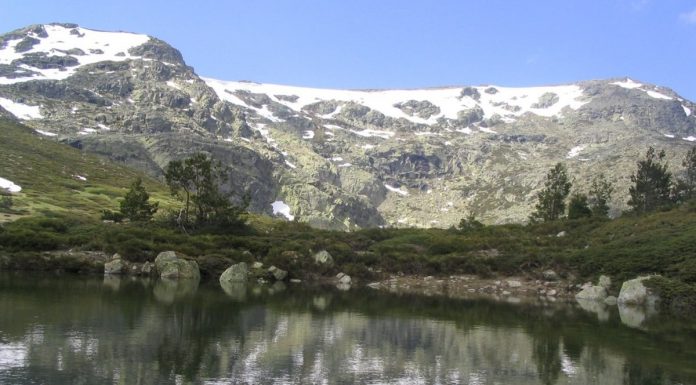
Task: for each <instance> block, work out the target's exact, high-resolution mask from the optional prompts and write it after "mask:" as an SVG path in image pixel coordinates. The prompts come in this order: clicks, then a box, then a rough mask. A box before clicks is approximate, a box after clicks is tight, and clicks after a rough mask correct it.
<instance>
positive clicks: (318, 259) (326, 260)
mask: <svg viewBox="0 0 696 385" xmlns="http://www.w3.org/2000/svg"><path fill="white" fill-rule="evenodd" d="M312 258H313V259H314V263H316V264H318V265H326V266H332V265H333V264H334V260H333V257H332V256H331V254H329V252H328V251H326V250H322V251H320V252H318V253H316V254H314V257H312Z"/></svg>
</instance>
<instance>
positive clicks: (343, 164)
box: [338, 163, 353, 167]
mask: <svg viewBox="0 0 696 385" xmlns="http://www.w3.org/2000/svg"><path fill="white" fill-rule="evenodd" d="M352 165H353V164H351V163H342V164H339V165H338V167H350V166H352Z"/></svg>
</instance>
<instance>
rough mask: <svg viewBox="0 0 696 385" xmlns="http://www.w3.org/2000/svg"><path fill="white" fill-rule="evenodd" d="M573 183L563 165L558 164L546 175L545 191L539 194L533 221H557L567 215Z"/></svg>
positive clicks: (532, 217)
mask: <svg viewBox="0 0 696 385" xmlns="http://www.w3.org/2000/svg"><path fill="white" fill-rule="evenodd" d="M571 186H572V183H570V181H569V180H568V172H567V170H566V167H565V165H564V164H563V163H557V164H556V165H555V166H554V167H553V168H552V169H551V170H550V171H549V173H548V174H547V175H546V182H545V184H544V189H543V190H541V191H540V192H539V193H538V194H537V198H538V199H539V202H538V203H537V204H536V211H535V212H534V213H533V214H532V216H531V218H530V219H531V220H533V221H536V220H541V221H545V222H547V221H555V220H557V219H558V218H560V217H561V215H563V213H565V207H566V206H565V200H566V198H567V197H568V194H569V193H570V187H571Z"/></svg>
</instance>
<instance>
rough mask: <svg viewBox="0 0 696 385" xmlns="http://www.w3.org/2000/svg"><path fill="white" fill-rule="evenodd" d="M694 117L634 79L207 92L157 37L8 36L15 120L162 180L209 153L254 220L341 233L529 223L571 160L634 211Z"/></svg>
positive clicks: (63, 28) (2, 107)
mask: <svg viewBox="0 0 696 385" xmlns="http://www.w3.org/2000/svg"><path fill="white" fill-rule="evenodd" d="M692 111H696V105H694V103H692V102H690V101H688V100H685V99H683V98H681V97H679V95H677V94H675V93H674V92H673V91H671V90H669V89H666V88H662V87H656V86H653V85H649V84H644V83H639V82H636V81H633V80H631V79H628V78H623V79H610V80H601V81H588V82H581V83H577V84H571V85H560V86H549V87H529V88H508V87H499V86H476V87H451V88H440V89H424V90H387V91H342V90H322V89H310V88H301V87H289V86H277V85H269V84H258V83H251V82H225V81H219V80H214V79H207V78H200V77H199V76H198V75H197V74H196V73H195V72H194V70H193V69H192V68H191V67H188V66H187V65H186V63H185V62H184V60H183V58H182V55H181V53H179V51H177V50H176V49H174V48H172V47H171V46H169V45H167V44H166V43H164V42H162V41H160V40H157V39H154V38H151V37H148V36H144V35H135V34H129V33H110V32H99V31H92V30H89V29H85V28H81V27H78V26H76V25H70V24H52V25H39V26H31V27H28V28H24V29H21V30H17V31H13V32H11V33H8V34H5V35H3V36H1V37H0V113H1V114H4V115H7V116H11V117H14V118H17V119H20V120H23V121H24V123H25V124H27V125H29V126H31V127H33V128H35V129H36V130H37V134H40V135H47V136H51V137H53V138H55V139H56V140H61V141H64V142H65V143H68V144H70V145H73V146H76V147H80V148H82V149H84V150H85V151H90V152H94V153H99V154H102V155H104V156H107V157H109V158H111V159H113V160H114V161H118V162H122V163H126V164H129V165H132V166H134V167H138V168H141V169H143V170H145V171H147V172H149V173H151V174H154V175H158V174H161V172H162V168H163V167H164V166H165V165H166V164H167V162H169V161H170V160H172V159H176V158H181V157H185V156H187V155H189V154H191V153H193V152H196V151H203V152H207V153H209V154H211V155H212V156H213V157H215V158H216V159H219V160H221V161H223V163H225V164H227V165H228V166H229V167H230V170H231V171H230V173H231V175H230V181H231V183H230V184H229V185H228V186H225V188H227V189H229V190H230V191H232V192H233V193H234V195H235V196H236V197H237V198H239V197H241V196H242V195H243V193H244V192H245V191H248V192H250V193H251V195H252V197H253V201H252V209H254V210H256V211H260V212H266V213H268V214H274V211H275V214H276V215H285V216H288V217H294V218H296V219H298V220H301V221H307V222H309V223H311V224H313V225H316V226H321V227H327V228H338V229H349V228H355V227H356V226H359V227H369V226H381V225H393V226H437V227H445V226H450V225H453V224H456V223H458V222H459V220H460V219H461V218H462V217H464V216H466V215H468V214H469V213H474V214H475V215H476V216H477V218H480V219H481V220H483V221H485V222H489V223H503V222H519V221H524V220H525V219H526V218H527V216H528V215H529V213H530V212H531V210H532V208H533V206H534V203H535V194H536V192H537V191H538V190H539V189H540V188H541V186H542V185H543V182H544V177H545V174H546V172H547V171H548V169H549V168H551V167H552V166H553V164H555V163H556V162H559V161H562V162H565V163H566V164H567V166H568V168H569V171H570V174H571V176H572V177H573V178H574V189H575V190H577V191H586V190H587V186H588V184H589V182H590V180H591V177H592V176H593V175H595V174H596V173H598V172H604V173H605V174H607V175H608V176H609V179H611V180H612V181H613V182H614V183H615V184H616V185H617V188H616V197H615V198H616V199H615V201H614V202H613V205H614V207H615V210H620V209H622V208H624V207H625V205H624V203H623V202H625V201H626V195H627V192H628V184H629V182H630V181H629V176H630V174H631V173H632V172H633V171H634V169H635V162H636V160H637V159H638V158H640V157H642V156H643V154H644V152H645V150H646V149H647V147H648V146H650V145H652V146H656V147H658V148H665V149H666V150H667V151H668V153H669V155H671V156H672V158H673V159H671V161H670V164H671V165H672V167H673V169H675V170H676V166H678V165H679V163H680V162H679V160H678V159H680V158H681V157H682V156H683V154H684V152H685V151H686V149H687V148H688V147H689V146H690V145H692V144H693V143H690V142H693V141H696V132H695V129H696V118H695V117H694V116H693V114H692Z"/></svg>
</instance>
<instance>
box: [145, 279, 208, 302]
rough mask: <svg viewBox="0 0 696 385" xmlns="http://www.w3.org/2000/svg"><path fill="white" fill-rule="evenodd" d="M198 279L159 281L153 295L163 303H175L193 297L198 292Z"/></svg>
mask: <svg viewBox="0 0 696 385" xmlns="http://www.w3.org/2000/svg"><path fill="white" fill-rule="evenodd" d="M198 284H199V281H198V280H197V279H168V278H162V279H158V280H157V283H155V288H154V289H153V293H154V295H155V298H156V299H157V300H158V301H160V302H163V303H173V302H174V301H176V300H179V299H182V298H186V297H193V296H194V295H195V294H196V290H198Z"/></svg>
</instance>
